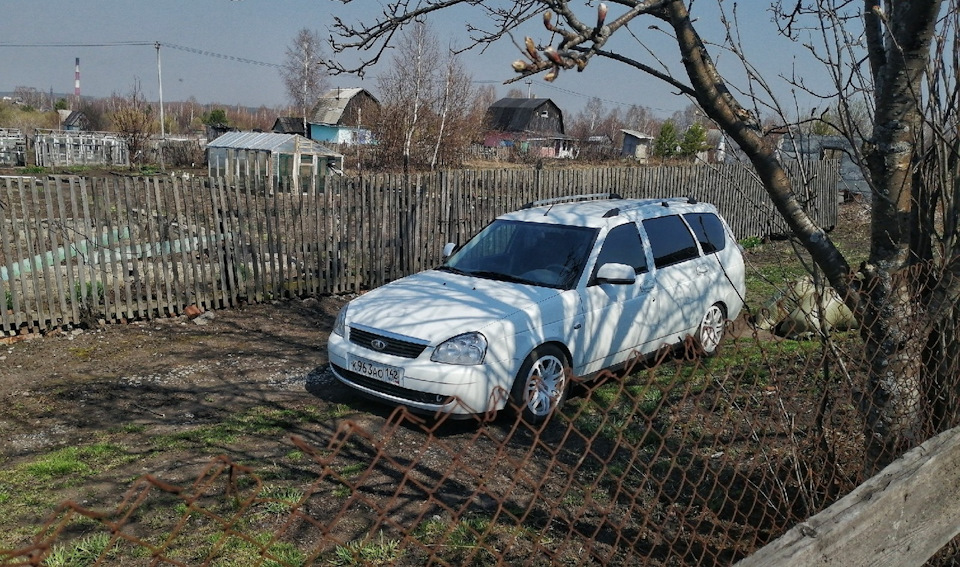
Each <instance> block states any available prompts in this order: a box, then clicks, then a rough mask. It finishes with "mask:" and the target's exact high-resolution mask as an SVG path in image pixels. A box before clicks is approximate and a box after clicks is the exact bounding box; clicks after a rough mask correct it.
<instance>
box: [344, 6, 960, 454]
mask: <svg viewBox="0 0 960 567" xmlns="http://www.w3.org/2000/svg"><path fill="white" fill-rule="evenodd" d="M343 1H350V0H343ZM458 4H460V5H465V6H466V5H469V6H471V7H474V8H479V9H482V10H485V11H486V14H487V15H488V16H489V22H490V25H489V26H487V27H486V28H481V27H479V26H478V25H476V24H475V23H472V24H468V25H467V30H468V32H469V33H470V36H471V38H472V39H473V41H474V43H475V44H476V45H481V44H486V43H489V42H493V41H496V40H498V39H501V38H504V37H507V36H508V35H509V34H511V33H512V32H513V31H514V30H518V29H520V28H521V26H523V25H524V24H525V22H527V21H528V20H530V19H531V18H533V17H535V16H537V15H538V14H539V15H540V16H541V17H542V18H543V24H544V27H545V29H546V30H547V32H548V34H549V36H548V38H547V40H546V41H545V42H543V43H542V44H538V43H537V42H536V41H534V40H533V39H530V38H528V39H527V40H526V41H525V42H524V43H523V45H522V46H518V50H519V52H520V54H521V57H520V58H519V59H517V60H516V61H514V62H513V68H514V70H515V71H516V72H517V73H518V78H521V79H522V78H526V77H529V76H531V75H536V74H541V73H542V74H543V78H544V79H545V80H548V81H552V80H554V79H556V77H557V76H558V74H560V73H562V72H564V71H569V70H578V71H582V70H585V69H587V67H588V65H589V63H590V61H591V60H593V59H594V58H597V57H600V58H605V59H610V60H613V61H617V62H620V63H622V64H624V65H626V66H629V67H632V68H634V69H636V70H638V71H640V72H643V73H646V74H648V75H650V76H652V77H655V78H657V79H660V80H662V81H665V82H666V83H667V84H669V85H670V86H671V87H673V88H674V89H675V90H676V91H677V92H678V93H680V94H682V95H684V96H687V97H689V98H690V99H691V100H692V101H694V102H695V103H696V104H697V105H698V106H699V108H701V109H702V110H703V112H704V114H705V115H706V117H707V118H709V119H710V120H712V121H713V122H714V123H715V124H716V125H717V126H718V127H719V128H720V129H722V130H723V131H724V132H725V134H726V136H727V137H728V138H729V139H730V140H731V141H732V142H734V143H736V145H737V146H738V147H739V149H740V151H741V152H742V153H743V155H744V156H746V158H747V159H748V160H749V161H750V163H751V164H752V165H753V167H754V169H755V171H756V174H757V176H758V178H759V179H760V180H761V182H762V183H763V185H764V187H765V188H766V190H767V193H768V194H769V196H770V198H771V200H772V201H773V203H774V205H775V206H776V208H777V210H778V211H779V212H780V214H781V215H782V217H783V218H784V220H785V221H786V223H787V225H788V226H789V228H790V229H791V231H792V233H793V236H794V238H795V239H796V241H797V242H798V243H799V244H800V245H802V246H803V248H805V249H806V250H807V252H808V253H809V255H810V257H811V259H812V260H813V262H814V263H815V264H816V266H818V267H819V269H820V270H822V272H823V274H824V276H825V277H826V279H827V280H828V281H829V282H830V284H831V285H832V286H833V287H834V288H835V289H837V290H838V292H839V293H841V295H842V296H843V297H844V298H845V301H846V302H847V304H848V305H849V306H850V307H851V308H852V310H853V311H854V313H855V314H856V315H857V317H858V319H859V320H860V322H861V328H862V329H863V330H862V334H863V338H864V343H865V345H866V348H865V351H866V354H867V357H868V360H869V364H870V371H869V376H868V378H867V383H866V384H863V385H861V386H862V388H863V391H864V393H865V401H866V402H867V403H865V404H864V408H863V410H864V416H865V424H866V425H865V439H866V450H867V463H866V470H867V471H868V472H873V471H876V470H878V469H879V467H882V466H884V465H885V464H886V463H889V462H890V461H892V460H893V459H895V458H896V457H897V456H898V455H900V454H901V453H902V452H903V450H905V449H907V448H908V447H910V446H912V445H913V444H915V443H917V442H919V441H920V440H922V439H923V438H925V436H926V435H928V434H930V433H932V431H930V429H931V428H933V429H939V428H943V427H947V426H948V425H951V424H954V423H956V422H957V415H956V414H955V413H954V414H952V415H950V414H949V413H948V412H947V411H946V409H945V408H944V407H943V406H944V405H945V404H944V402H942V401H941V399H942V398H943V397H944V393H945V392H955V391H956V390H957V383H956V382H957V376H956V375H955V374H956V371H955V370H954V371H953V375H951V373H950V371H949V370H947V369H946V368H947V367H946V366H945V365H944V364H943V363H942V361H943V359H944V358H943V357H944V355H945V354H952V355H954V356H956V354H957V352H958V340H960V339H958V336H957V329H956V321H957V320H958V319H960V317H958V315H960V313H958V308H957V307H956V305H957V303H958V300H960V247H958V245H957V244H958V242H957V241H958V239H960V237H958V233H957V231H958V228H957V227H958V216H960V215H958V207H960V195H958V193H960V190H958V189H957V187H958V185H960V183H957V181H956V180H957V179H958V165H957V164H958V163H960V159H958V158H957V156H958V142H957V139H958V138H957V109H958V100H960V96H958V89H957V83H956V77H957V73H956V72H957V68H956V61H957V60H958V59H960V57H958V56H957V41H956V37H957V32H958V29H957V17H958V16H957V14H958V12H960V8H958V0H885V1H881V0H863V1H862V2H855V1H851V0H811V1H809V2H795V1H793V0H791V1H790V2H782V3H781V2H776V3H775V4H774V8H775V15H776V21H777V22H779V23H780V24H781V31H782V33H783V34H785V35H786V36H788V37H791V38H793V39H795V40H796V41H797V42H798V44H801V43H802V44H803V45H810V46H814V45H819V48H817V47H811V48H810V49H811V50H813V51H814V52H815V53H816V54H817V55H818V56H819V57H821V60H822V61H824V63H825V64H826V65H827V67H826V68H827V72H828V73H829V74H830V76H831V78H832V79H833V85H834V90H835V92H833V93H832V94H831V95H830V96H831V98H832V100H834V101H841V102H842V100H843V99H844V98H845V97H849V96H850V95H856V94H859V95H861V99H862V100H866V101H867V102H868V103H869V108H870V109H871V110H872V119H871V121H870V131H869V132H858V131H857V127H856V125H855V124H853V123H851V121H848V120H845V117H846V116H849V113H844V112H843V111H841V113H840V117H841V122H844V123H842V124H841V125H840V126H841V129H842V130H844V131H845V132H846V133H847V135H849V136H850V137H851V139H854V140H859V143H857V144H856V145H855V146H854V147H855V148H862V150H859V149H858V150H857V152H856V153H857V155H856V157H857V158H858V160H859V163H861V164H862V166H863V168H864V170H865V172H866V174H867V178H868V180H869V183H870V185H871V188H872V190H873V192H874V199H873V210H872V229H871V249H870V258H869V260H868V261H867V262H866V263H865V264H864V265H863V266H862V267H861V268H859V269H858V268H854V267H852V266H851V264H850V262H849V261H848V259H847V257H846V256H845V255H844V253H843V252H841V251H840V250H839V249H838V248H837V247H836V246H835V245H834V243H833V242H832V241H831V239H830V237H829V235H828V233H827V231H826V230H825V228H824V227H821V226H818V225H817V224H816V222H814V220H813V218H812V217H811V216H810V215H809V214H808V213H807V211H806V210H805V201H804V200H803V199H802V198H801V195H802V184H803V179H802V177H801V178H798V179H794V178H791V177H790V176H789V175H787V169H786V164H785V163H784V162H783V161H782V158H781V155H780V154H779V153H778V152H777V150H776V148H775V147H774V145H773V144H771V143H770V140H769V139H768V138H767V137H766V135H765V133H766V132H765V130H764V129H763V126H762V123H761V114H762V112H761V111H764V112H766V111H773V112H775V113H777V114H778V115H782V116H786V115H787V114H788V113H787V112H786V111H785V110H784V108H785V107H784V106H781V105H780V104H779V103H778V102H777V101H776V100H775V98H773V97H772V95H773V89H772V88H771V87H770V84H769V83H768V82H767V81H765V80H764V78H763V77H762V76H760V74H759V73H758V72H757V70H756V68H755V67H754V66H752V65H751V64H750V61H749V58H748V56H747V54H746V53H744V51H743V49H742V47H741V45H740V43H739V41H738V39H737V38H738V37H739V30H738V29H737V25H736V12H735V10H736V5H732V6H731V4H729V3H724V2H718V3H717V5H718V7H719V9H720V11H721V13H722V20H723V21H724V22H725V23H727V25H728V32H729V33H727V35H726V39H725V41H724V42H723V43H722V44H720V45H715V44H708V43H707V42H705V41H704V40H703V39H702V37H701V35H700V34H699V33H698V29H697V23H696V20H695V19H694V18H693V17H691V13H690V10H691V9H692V8H691V7H692V6H693V5H694V3H692V2H684V1H683V0H657V1H654V0H618V1H617V2H616V7H617V9H618V10H619V12H618V13H616V14H614V15H613V16H612V17H611V18H609V19H608V17H607V16H608V14H607V6H606V5H605V4H602V3H601V4H598V5H597V9H596V12H595V15H596V18H592V19H590V20H584V19H581V18H580V17H579V16H578V15H577V12H578V11H579V10H575V7H576V6H578V5H580V4H581V2H574V1H573V0H518V1H517V2H510V3H479V2H476V0H420V1H418V2H413V1H412V0H401V1H398V2H392V3H390V4H389V5H387V6H386V7H385V8H384V9H383V10H384V12H383V15H382V17H379V18H376V19H374V18H371V19H370V23H368V24H367V25H362V24H361V25H358V26H353V25H350V24H348V23H346V22H344V21H342V20H340V19H336V20H335V22H334V29H335V32H336V33H337V34H338V36H339V38H340V41H335V42H334V48H335V50H337V51H342V50H345V49H356V50H358V51H359V52H360V53H363V54H365V55H368V56H366V57H365V58H363V59H361V61H360V62H359V63H358V64H357V65H356V66H355V67H353V68H352V69H348V68H345V67H338V68H335V69H334V70H335V71H336V72H346V71H351V70H352V71H357V72H362V71H363V70H364V69H365V68H366V67H367V66H369V65H371V64H374V63H376V62H377V61H378V60H379V58H380V57H381V55H382V53H383V52H384V49H386V47H387V45H388V43H389V41H390V39H391V38H392V37H393V35H394V33H395V32H396V31H398V30H399V29H400V28H401V27H403V26H404V25H406V24H408V23H410V22H413V21H415V20H418V19H420V18H423V17H425V16H427V15H429V14H430V13H431V12H434V11H436V10H440V9H446V8H449V7H451V6H456V5H458ZM587 4H588V5H590V4H592V3H591V2H587ZM697 6H698V7H699V5H697ZM731 9H732V10H733V12H730V10H731ZM751 9H755V7H751ZM641 19H647V20H654V21H659V22H661V23H662V24H664V25H665V27H666V28H668V32H669V34H670V35H671V37H673V39H674V41H675V43H676V47H677V60H678V62H679V63H680V64H682V66H683V69H684V75H685V76H683V77H679V76H673V75H672V74H670V73H669V71H666V70H664V67H662V66H660V65H659V64H657V65H656V66H654V65H650V64H646V63H644V62H643V60H642V56H643V55H644V52H643V51H642V48H641V49H638V50H637V51H638V53H636V54H631V53H626V52H620V51H615V50H612V49H608V42H609V40H610V38H611V37H613V36H614V35H616V34H618V33H620V32H624V33H625V34H627V33H632V34H634V35H635V36H636V35H637V34H640V33H641V32H640V30H645V29H648V28H649V27H651V26H648V25H641V24H640V20H641ZM635 21H636V22H637V25H635V26H632V27H631V28H630V30H628V29H627V26H628V25H629V24H630V23H631V22H635ZM857 38H865V40H864V42H863V43H859V42H858V40H857ZM544 46H545V47H544ZM720 52H724V53H732V54H733V55H734V56H735V59H736V60H738V61H739V62H740V63H741V64H742V66H743V68H744V69H745V70H746V71H747V73H746V75H747V77H748V78H747V84H746V85H745V86H743V87H741V88H737V87H736V86H735V85H733V84H731V83H730V82H729V81H728V80H727V79H726V78H725V77H724V75H723V74H722V73H721V72H720V70H719V69H718V67H717V66H716V64H715V63H714V58H715V57H716V56H717V55H718V54H719V53H720ZM861 61H864V62H865V63H866V65H865V66H863V65H860V62H861ZM946 65H953V66H952V67H949V68H948V67H945V66H946ZM796 83H797V85H799V86H800V87H803V86H804V85H803V82H802V81H801V80H799V79H798V80H797V81H796ZM851 89H852V90H853V91H854V92H851ZM798 114H799V113H798ZM796 121H797V119H794V122H796ZM938 361H940V362H939V363H938ZM956 397H957V395H956V394H951V395H950V396H947V398H948V399H950V400H955V399H956ZM950 403H952V404H953V405H954V407H956V406H957V405H958V404H957V403H956V402H955V401H951V402H950Z"/></svg>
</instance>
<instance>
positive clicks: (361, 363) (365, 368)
mask: <svg viewBox="0 0 960 567" xmlns="http://www.w3.org/2000/svg"><path fill="white" fill-rule="evenodd" d="M350 370H352V371H354V372H356V373H357V374H360V375H362V376H367V377H368V378H374V379H377V380H380V381H381V382H387V383H388V384H395V385H397V386H399V385H400V383H401V382H403V368H397V367H396V366H389V365H386V364H380V363H379V362H373V361H371V360H366V359H363V358H351V359H350Z"/></svg>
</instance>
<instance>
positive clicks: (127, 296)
mask: <svg viewBox="0 0 960 567" xmlns="http://www.w3.org/2000/svg"><path fill="white" fill-rule="evenodd" d="M100 181H101V186H102V187H103V195H104V203H105V204H106V206H107V207H108V208H109V209H110V210H115V211H116V213H114V220H115V221H116V227H117V237H116V239H115V240H114V242H113V246H114V248H115V249H116V250H117V253H118V255H119V257H118V258H117V264H118V266H117V267H118V268H119V269H120V281H122V282H123V300H122V305H123V308H122V309H121V308H120V307H119V306H118V309H117V313H116V315H115V319H114V320H120V319H122V318H125V319H127V320H130V319H133V318H134V314H135V313H136V312H137V306H136V304H137V301H138V296H139V294H138V293H135V290H134V289H133V283H134V281H135V280H132V279H131V278H133V276H134V274H135V273H136V272H135V270H136V263H135V261H134V260H133V245H134V241H135V231H134V228H133V227H132V226H131V225H130V216H129V214H128V211H127V206H126V199H125V198H124V190H123V186H122V184H121V183H120V182H119V180H111V179H101V180H100ZM111 195H112V196H113V199H114V201H113V204H111V202H110V198H111ZM108 242H109V241H108ZM118 285H119V282H118ZM120 301H121V300H120V296H119V295H118V296H117V302H118V303H119V302H120ZM108 317H109V314H108Z"/></svg>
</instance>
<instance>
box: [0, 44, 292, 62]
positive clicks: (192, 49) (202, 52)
mask: <svg viewBox="0 0 960 567" xmlns="http://www.w3.org/2000/svg"><path fill="white" fill-rule="evenodd" d="M158 43H159V44H160V45H161V46H162V47H169V48H170V49H178V50H180V51H186V52H188V53H194V54H196V55H205V56H207V57H216V58H218V59H226V60H228V61H236V62H238V63H248V64H250V65H260V66H262V67H283V65H280V64H278V63H268V62H266V61H257V60H256V59H248V58H246V57H237V56H235V55H225V54H223V53H216V52H214V51H207V50H205V49H198V48H196V47H186V46H183V45H177V44H175V43H167V42H164V41H159V42H154V41H108V42H98V43H66V42H64V43H9V42H0V47H130V46H150V47H154V46H156V45H157V44H158Z"/></svg>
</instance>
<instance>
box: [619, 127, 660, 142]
mask: <svg viewBox="0 0 960 567" xmlns="http://www.w3.org/2000/svg"><path fill="white" fill-rule="evenodd" d="M620 131H621V132H623V133H624V134H626V135H628V136H633V137H634V138H636V139H638V140H652V139H654V138H655V137H656V136H651V135H650V134H644V133H643V132H640V131H639V130H629V129H627V128H624V129H622V130H620Z"/></svg>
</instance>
